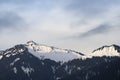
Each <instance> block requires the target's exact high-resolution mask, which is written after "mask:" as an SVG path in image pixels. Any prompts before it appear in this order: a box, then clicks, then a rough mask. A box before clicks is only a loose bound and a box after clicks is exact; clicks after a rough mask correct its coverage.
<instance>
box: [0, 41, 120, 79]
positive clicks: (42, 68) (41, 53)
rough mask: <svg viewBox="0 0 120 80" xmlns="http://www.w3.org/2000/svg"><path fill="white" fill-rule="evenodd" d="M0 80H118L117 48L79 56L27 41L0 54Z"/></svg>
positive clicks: (118, 55) (103, 49) (97, 50)
mask: <svg viewBox="0 0 120 80" xmlns="http://www.w3.org/2000/svg"><path fill="white" fill-rule="evenodd" d="M0 80H120V46H118V45H115V44H113V45H110V46H107V45H106V46H102V47H100V48H98V49H96V50H94V51H93V52H91V53H89V54H83V53H81V52H78V51H75V50H70V49H61V48H56V47H53V46H47V45H43V44H38V43H36V42H34V41H28V42H27V43H26V44H18V45H15V46H14V47H12V48H9V49H6V50H2V51H0Z"/></svg>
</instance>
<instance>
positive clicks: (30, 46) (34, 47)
mask: <svg viewBox="0 0 120 80" xmlns="http://www.w3.org/2000/svg"><path fill="white" fill-rule="evenodd" d="M26 47H27V48H28V49H31V50H33V51H35V52H42V53H49V52H51V51H52V48H51V47H49V46H46V45H42V44H37V43H36V42H34V41H28V42H27V44H26Z"/></svg>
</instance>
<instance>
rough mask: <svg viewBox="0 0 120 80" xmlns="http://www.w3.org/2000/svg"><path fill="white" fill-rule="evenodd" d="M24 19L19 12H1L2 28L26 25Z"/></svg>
mask: <svg viewBox="0 0 120 80" xmlns="http://www.w3.org/2000/svg"><path fill="white" fill-rule="evenodd" d="M24 23H25V22H24V20H23V19H22V17H20V16H19V15H18V14H17V13H14V12H8V11H2V12H0V30H4V29H10V28H12V29H17V28H19V27H23V26H24Z"/></svg>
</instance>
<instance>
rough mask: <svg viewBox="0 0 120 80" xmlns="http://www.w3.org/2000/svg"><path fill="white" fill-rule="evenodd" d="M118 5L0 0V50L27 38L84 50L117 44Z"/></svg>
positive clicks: (109, 1)
mask: <svg viewBox="0 0 120 80" xmlns="http://www.w3.org/2000/svg"><path fill="white" fill-rule="evenodd" d="M119 5H120V1H119V0H99V1H97V0H0V8H1V10H0V31H2V33H1V34H0V37H1V40H0V45H1V46H0V49H5V48H8V47H10V46H12V45H14V44H18V43H25V42H27V41H28V40H35V41H36V42H38V43H42V44H47V45H53V46H57V47H61V48H70V49H75V50H78V51H81V52H85V53H87V52H90V51H91V50H93V49H95V47H99V46H102V45H107V44H108V45H109V44H118V45H119V41H120V38H119V37H118V34H119V33H120V32H119V30H120V28H119V26H120V24H119V20H120V17H119V16H120V6H119ZM26 24H27V25H26ZM68 37H69V38H68ZM105 38H106V39H105Z"/></svg>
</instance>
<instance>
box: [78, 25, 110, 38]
mask: <svg viewBox="0 0 120 80" xmlns="http://www.w3.org/2000/svg"><path fill="white" fill-rule="evenodd" d="M111 28H112V26H110V25H108V24H103V25H99V26H98V27H96V28H93V29H91V30H89V31H87V32H85V33H83V34H80V36H79V37H80V38H85V37H91V36H94V35H97V34H105V33H107V32H109V30H111Z"/></svg>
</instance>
